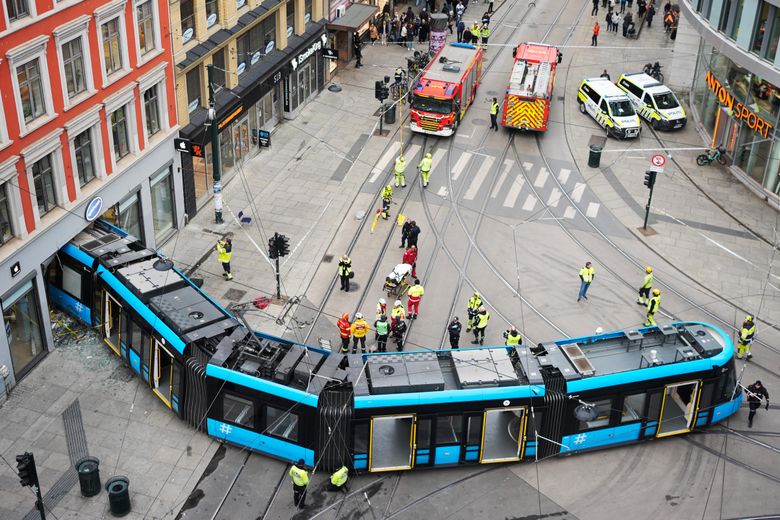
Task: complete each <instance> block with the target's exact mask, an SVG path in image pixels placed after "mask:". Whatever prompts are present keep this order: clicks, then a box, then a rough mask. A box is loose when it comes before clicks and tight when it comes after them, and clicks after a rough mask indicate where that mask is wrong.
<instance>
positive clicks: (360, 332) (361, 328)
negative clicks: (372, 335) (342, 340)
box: [352, 312, 368, 354]
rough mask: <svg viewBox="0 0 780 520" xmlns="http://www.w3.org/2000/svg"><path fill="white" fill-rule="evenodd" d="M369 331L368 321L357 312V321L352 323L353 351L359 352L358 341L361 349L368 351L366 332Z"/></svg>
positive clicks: (354, 352) (364, 351)
mask: <svg viewBox="0 0 780 520" xmlns="http://www.w3.org/2000/svg"><path fill="white" fill-rule="evenodd" d="M367 333H368V323H367V322H366V320H364V319H363V315H362V314H360V313H359V312H358V313H355V321H354V322H353V323H352V353H353V354H357V347H358V343H360V351H361V352H362V353H364V354H365V353H366V334H367Z"/></svg>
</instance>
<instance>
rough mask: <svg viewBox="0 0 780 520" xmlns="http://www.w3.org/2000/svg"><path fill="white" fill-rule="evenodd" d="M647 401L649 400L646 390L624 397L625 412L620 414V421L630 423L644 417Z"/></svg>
mask: <svg viewBox="0 0 780 520" xmlns="http://www.w3.org/2000/svg"><path fill="white" fill-rule="evenodd" d="M645 401H647V394H646V393H644V392H642V393H641V394H633V395H627V396H626V397H625V398H624V399H623V414H622V415H621V416H620V422H621V423H628V422H633V421H638V420H640V419H642V414H643V413H644V411H645Z"/></svg>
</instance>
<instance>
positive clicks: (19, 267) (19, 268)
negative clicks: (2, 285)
mask: <svg viewBox="0 0 780 520" xmlns="http://www.w3.org/2000/svg"><path fill="white" fill-rule="evenodd" d="M21 272H22V264H21V263H20V262H16V263H15V264H14V265H12V266H11V278H15V277H16V276H17V275H18V274H19V273H21Z"/></svg>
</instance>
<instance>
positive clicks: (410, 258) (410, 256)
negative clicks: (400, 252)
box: [401, 246, 417, 278]
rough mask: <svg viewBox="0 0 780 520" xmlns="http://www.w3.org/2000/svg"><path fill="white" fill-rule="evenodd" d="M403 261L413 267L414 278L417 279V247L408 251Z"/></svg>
mask: <svg viewBox="0 0 780 520" xmlns="http://www.w3.org/2000/svg"><path fill="white" fill-rule="evenodd" d="M401 261H402V262H403V263H405V264H409V265H411V266H412V276H413V277H415V278H417V246H412V247H410V248H409V249H407V250H406V251H405V252H404V257H403V260H401Z"/></svg>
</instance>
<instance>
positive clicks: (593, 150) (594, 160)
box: [588, 144, 601, 168]
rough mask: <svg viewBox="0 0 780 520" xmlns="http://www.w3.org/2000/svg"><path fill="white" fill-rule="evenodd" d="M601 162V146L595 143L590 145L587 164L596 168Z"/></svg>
mask: <svg viewBox="0 0 780 520" xmlns="http://www.w3.org/2000/svg"><path fill="white" fill-rule="evenodd" d="M599 163H601V147H600V146H598V145H595V144H592V145H590V154H589V155H588V166H590V167H591V168H598V167H599Z"/></svg>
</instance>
